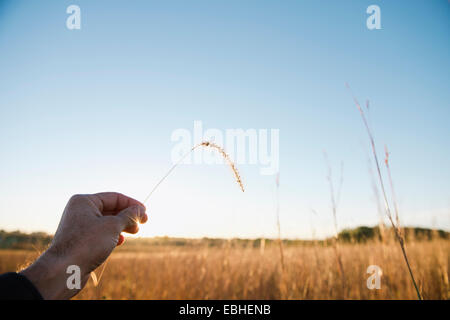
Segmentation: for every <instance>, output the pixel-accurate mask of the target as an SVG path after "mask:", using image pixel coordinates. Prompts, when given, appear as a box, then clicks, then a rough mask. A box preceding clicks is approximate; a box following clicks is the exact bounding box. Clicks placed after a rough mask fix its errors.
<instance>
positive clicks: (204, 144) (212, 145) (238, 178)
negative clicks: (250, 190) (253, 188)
mask: <svg viewBox="0 0 450 320" xmlns="http://www.w3.org/2000/svg"><path fill="white" fill-rule="evenodd" d="M198 147H208V148H213V149H215V150H217V151H218V152H219V153H220V154H221V155H222V157H223V158H224V159H225V161H226V162H227V164H228V165H229V166H230V168H231V170H232V171H233V174H234V176H235V178H236V181H237V183H238V184H239V187H240V188H241V190H242V192H244V185H243V183H242V180H241V176H240V175H239V172H238V170H237V168H236V166H235V165H234V162H233V161H232V160H231V158H230V156H229V155H228V154H227V153H226V152H225V150H224V149H223V148H222V147H220V146H219V145H217V144H215V143H213V142H209V141H203V142H202V143H199V144H197V145H195V146H193V147H192V148H191V150H189V152H187V153H186V154H185V155H184V156H183V157H182V158H181V159H180V160H178V162H177V163H175V164H174V165H173V166H172V167H171V168H170V169H169V171H167V173H166V174H165V175H164V176H163V177H162V178H161V179H160V180H159V181H158V183H157V184H156V185H155V186H154V187H153V189H152V190H151V191H150V193H149V194H148V195H147V197H145V199H144V201H143V203H144V204H145V203H146V202H147V201H148V199H149V198H150V196H151V195H152V194H153V192H155V190H156V189H157V188H158V187H159V185H160V184H161V183H162V182H163V181H164V180H165V179H166V178H167V177H168V176H169V174H170V173H171V172H172V171H173V170H174V169H175V168H176V167H177V166H178V165H179V164H180V163H181V162H182V161H183V160H184V159H185V158H186V157H187V156H188V155H190V154H191V153H192V152H193V151H194V150H195V149H197V148H198ZM107 264H108V259H107V260H106V261H105V262H104V263H103V268H102V271H101V272H100V275H99V277H98V278H97V276H96V274H95V273H94V272H91V278H92V281H93V282H94V286H98V284H99V283H100V279H101V277H102V275H103V272H104V271H105V268H106V265H107Z"/></svg>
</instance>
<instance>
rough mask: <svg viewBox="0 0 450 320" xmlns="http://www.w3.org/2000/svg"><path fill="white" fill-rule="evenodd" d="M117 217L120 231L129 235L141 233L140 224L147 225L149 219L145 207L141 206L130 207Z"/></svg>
mask: <svg viewBox="0 0 450 320" xmlns="http://www.w3.org/2000/svg"><path fill="white" fill-rule="evenodd" d="M116 217H117V222H118V224H119V225H118V227H119V229H120V230H121V231H125V232H128V233H137V232H138V231H139V226H138V223H145V222H146V221H147V219H148V218H147V215H146V213H145V207H143V206H141V205H134V206H131V207H128V208H126V209H124V210H122V211H120V212H119V213H118V214H117V216H116Z"/></svg>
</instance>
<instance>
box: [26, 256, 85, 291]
mask: <svg viewBox="0 0 450 320" xmlns="http://www.w3.org/2000/svg"><path fill="white" fill-rule="evenodd" d="M69 265H71V263H69V262H68V261H66V260H65V259H63V258H61V257H59V256H57V255H56V254H54V253H52V251H51V249H49V250H47V251H46V252H44V253H43V254H42V255H41V256H40V257H39V259H37V260H36V261H35V262H34V263H33V264H32V265H30V266H29V267H28V268H26V269H24V270H22V271H21V272H19V273H20V274H21V275H23V276H25V277H27V279H28V280H30V281H31V283H33V285H34V286H35V287H36V289H37V290H38V291H39V293H40V294H41V296H42V297H43V298H44V299H45V300H54V299H69V298H71V297H73V296H74V295H75V294H77V293H78V292H79V291H80V290H79V289H69V288H68V286H67V279H68V277H69V276H70V274H68V273H67V272H66V271H67V267H68V266H69Z"/></svg>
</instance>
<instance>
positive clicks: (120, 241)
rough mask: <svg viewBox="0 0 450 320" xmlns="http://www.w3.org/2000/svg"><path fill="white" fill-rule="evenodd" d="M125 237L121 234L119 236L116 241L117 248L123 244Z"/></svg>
mask: <svg viewBox="0 0 450 320" xmlns="http://www.w3.org/2000/svg"><path fill="white" fill-rule="evenodd" d="M124 241H125V237H124V236H123V234H119V240H118V241H117V246H120V245H121V244H122V243H124Z"/></svg>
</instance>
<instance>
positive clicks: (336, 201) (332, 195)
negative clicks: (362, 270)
mask: <svg viewBox="0 0 450 320" xmlns="http://www.w3.org/2000/svg"><path fill="white" fill-rule="evenodd" d="M323 155H324V158H325V163H326V165H327V168H328V174H327V180H328V183H329V186H330V200H331V210H332V213H333V223H334V237H333V240H332V243H333V249H334V252H335V255H336V261H337V264H338V268H339V272H340V274H341V278H342V292H343V296H344V299H345V297H346V292H345V290H346V277H345V271H344V265H343V263H342V257H341V252H340V250H339V244H338V242H339V229H338V223H337V208H338V205H339V200H340V197H341V190H342V184H343V181H344V179H343V177H344V174H343V173H344V165H343V163H342V162H341V177H340V179H339V187H338V192H337V197H336V196H335V192H334V185H333V179H332V170H331V165H330V162H329V161H328V156H327V153H326V152H325V151H324V153H323Z"/></svg>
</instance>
